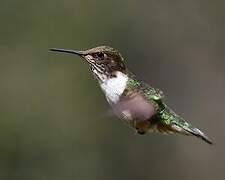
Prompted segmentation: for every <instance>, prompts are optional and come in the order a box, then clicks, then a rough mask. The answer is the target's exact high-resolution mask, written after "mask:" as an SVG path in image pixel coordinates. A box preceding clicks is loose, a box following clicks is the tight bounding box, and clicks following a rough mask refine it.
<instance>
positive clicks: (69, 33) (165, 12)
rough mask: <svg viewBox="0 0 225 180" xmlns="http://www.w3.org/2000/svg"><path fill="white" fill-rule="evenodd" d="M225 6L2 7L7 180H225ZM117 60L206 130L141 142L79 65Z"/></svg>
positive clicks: (75, 3) (0, 168)
mask: <svg viewBox="0 0 225 180" xmlns="http://www.w3.org/2000/svg"><path fill="white" fill-rule="evenodd" d="M224 9H225V2H224V1H217V0H215V1H210V0H204V1H203V0H189V1H185V0H176V1H166V0H160V1H159V0H149V1H140V0H130V1H129V0H124V1H119V0H111V1H106V0H96V1H91V0H63V1H60V0H55V1H50V0H39V1H34V0H30V1H28V0H0V22H1V27H0V63H1V66H0V179H1V180H14V179H16V180H20V179H21V180H39V179H42V180H51V179H52V180H61V179H66V180H70V179H82V180H103V179H107V180H115V179H121V180H125V179H129V180H136V179H142V180H147V179H152V180H165V179H173V180H176V179H182V180H189V179H204V180H212V179H216V180H223V179H225V165H224V162H225V155H224V152H225V141H224V138H225V132H224V130H225V118H224V117H225V116H224V113H225V112H224V100H225V51H224V47H225V11H224ZM98 45H109V46H113V47H115V48H117V49H119V50H120V51H121V52H122V54H123V56H124V57H125V59H126V62H127V65H128V67H129V68H130V69H131V71H133V72H134V73H135V74H136V75H137V76H138V77H139V78H141V79H143V80H144V81H146V82H148V83H150V84H151V85H152V86H154V87H158V88H160V89H162V90H163V91H164V93H165V94H166V97H167V98H166V101H167V102H168V104H169V105H170V106H171V107H173V109H175V110H176V111H177V112H178V113H179V114H180V115H182V116H183V117H184V118H185V119H187V120H189V121H190V122H192V124H194V125H196V126H197V127H200V129H202V130H203V131H204V132H206V133H207V134H208V135H209V136H210V137H211V138H212V140H213V141H214V143H215V145H214V146H209V145H207V144H205V143H204V142H202V141H200V140H198V139H196V138H190V137H184V136H179V135H175V136H163V135H159V134H148V135H146V136H138V135H134V132H133V131H132V130H130V129H129V128H127V127H126V126H124V125H123V124H122V122H121V121H120V120H118V119H117V118H115V117H105V116H104V114H105V113H106V112H107V111H108V108H109V106H108V104H107V103H106V101H105V99H104V96H103V94H102V92H101V91H100V88H99V87H98V85H97V83H96V82H95V80H93V77H92V75H91V73H90V72H89V71H88V68H87V65H86V64H85V63H83V62H82V61H81V60H80V59H79V58H78V57H75V56H71V55H62V54H55V53H51V52H49V51H48V49H49V48H51V47H59V48H72V49H87V48H91V47H94V46H98Z"/></svg>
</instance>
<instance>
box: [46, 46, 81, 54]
mask: <svg viewBox="0 0 225 180" xmlns="http://www.w3.org/2000/svg"><path fill="white" fill-rule="evenodd" d="M50 51H56V52H62V53H69V54H76V55H78V56H82V55H83V52H82V51H75V50H70V49H59V48H51V49H50Z"/></svg>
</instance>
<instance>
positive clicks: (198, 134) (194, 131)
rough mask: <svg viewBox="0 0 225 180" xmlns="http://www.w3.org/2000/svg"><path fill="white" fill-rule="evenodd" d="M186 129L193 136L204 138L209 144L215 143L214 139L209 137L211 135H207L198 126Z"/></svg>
mask: <svg viewBox="0 0 225 180" xmlns="http://www.w3.org/2000/svg"><path fill="white" fill-rule="evenodd" d="M184 130H185V131H187V132H188V133H190V134H191V135H193V136H196V137H198V138H201V139H202V140H204V141H205V142H207V143H208V144H213V143H212V141H211V140H210V139H209V137H208V136H207V135H205V134H204V133H203V132H202V131H200V130H199V129H198V128H195V127H188V128H184Z"/></svg>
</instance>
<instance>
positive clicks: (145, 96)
mask: <svg viewBox="0 0 225 180" xmlns="http://www.w3.org/2000/svg"><path fill="white" fill-rule="evenodd" d="M50 50H51V51H56V52H61V53H69V54H74V55H77V56H80V57H81V58H82V59H84V61H86V62H87V64H88V65H89V67H90V70H91V72H92V74H93V75H94V77H95V79H97V81H98V83H99V85H100V87H101V89H102V91H103V92H104V94H105V97H106V99H107V101H108V103H109V104H110V106H111V107H112V110H113V112H114V113H115V115H117V116H118V117H119V118H120V119H122V120H123V121H124V122H125V123H126V124H127V125H129V126H130V127H132V128H133V129H134V130H135V132H136V133H137V134H141V135H143V134H146V133H147V132H160V133H162V134H172V133H178V134H183V135H188V136H195V137H198V138H200V139H202V140H204V141H205V142H207V143H209V144H212V141H211V140H210V139H209V138H208V136H207V135H206V134H204V133H203V132H202V131H201V130H199V129H198V128H196V127H194V126H192V125H191V124H190V123H188V122H187V121H185V120H184V119H183V118H182V117H180V116H179V115H178V114H176V113H175V112H174V111H173V110H172V109H171V108H170V107H169V106H168V105H166V103H165V102H164V101H163V100H164V94H163V92H162V91H161V90H159V89H157V88H153V87H151V86H150V85H148V84H146V83H144V82H142V81H140V80H138V79H137V77H136V76H135V75H134V74H133V73H131V72H130V71H129V70H128V69H127V67H126V65H125V61H124V58H123V57H122V55H121V54H120V52H119V51H118V50H116V49H114V48H112V47H109V46H99V47H95V48H91V49H88V50H84V51H77V50H69V49H59V48H51V49H50Z"/></svg>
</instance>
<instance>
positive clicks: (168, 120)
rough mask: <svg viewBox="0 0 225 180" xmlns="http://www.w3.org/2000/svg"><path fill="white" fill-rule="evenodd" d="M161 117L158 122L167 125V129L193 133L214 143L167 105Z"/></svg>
mask: <svg viewBox="0 0 225 180" xmlns="http://www.w3.org/2000/svg"><path fill="white" fill-rule="evenodd" d="M160 117H161V121H160V122H161V123H158V125H160V124H161V125H162V126H161V127H167V129H170V130H171V132H177V133H180V134H184V135H193V136H195V137H198V138H201V139H202V140H204V141H205V142H207V143H208V144H213V143H212V141H211V140H210V139H209V138H208V136H207V135H206V134H204V133H203V132H202V131H201V130H199V129H198V128H196V127H193V126H192V125H191V124H189V123H188V122H186V121H185V120H184V119H183V118H181V117H180V116H178V115H177V114H176V113H175V112H173V111H172V110H171V109H170V108H169V107H168V106H166V105H165V109H164V110H163V111H162V113H161V114H160ZM158 127H160V126H158ZM161 129H162V128H161ZM164 129H165V128H164Z"/></svg>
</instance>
